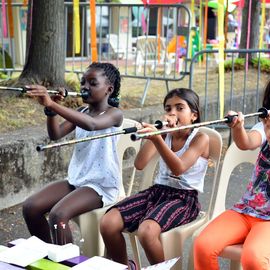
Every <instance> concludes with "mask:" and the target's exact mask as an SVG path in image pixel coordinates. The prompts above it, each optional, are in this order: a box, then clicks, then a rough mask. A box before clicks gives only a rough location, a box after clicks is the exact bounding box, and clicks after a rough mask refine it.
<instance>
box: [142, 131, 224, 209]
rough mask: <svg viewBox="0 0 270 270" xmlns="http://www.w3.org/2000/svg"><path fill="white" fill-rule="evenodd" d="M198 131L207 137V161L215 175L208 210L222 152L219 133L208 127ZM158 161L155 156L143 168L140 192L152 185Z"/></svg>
mask: <svg viewBox="0 0 270 270" xmlns="http://www.w3.org/2000/svg"><path fill="white" fill-rule="evenodd" d="M199 131H200V132H203V133H206V134H207V135H208V136H209V145H210V148H209V151H210V153H209V160H211V162H213V165H214V168H215V174H214V178H213V181H214V182H213V185H212V191H211V197H210V203H209V209H210V207H211V205H212V201H213V197H214V190H215V184H216V179H217V176H218V167H219V162H220V157H221V151H222V137H221V135H220V133H219V132H217V131H216V130H214V129H211V128H208V127H200V128H199ZM158 161H159V154H156V155H155V156H154V157H153V158H152V160H151V161H150V162H149V163H148V164H147V166H146V167H145V168H144V170H143V176H142V182H141V185H140V190H143V189H146V188H148V187H149V186H151V185H152V183H153V180H154V175H155V170H156V166H157V163H158ZM208 213H209V211H208Z"/></svg>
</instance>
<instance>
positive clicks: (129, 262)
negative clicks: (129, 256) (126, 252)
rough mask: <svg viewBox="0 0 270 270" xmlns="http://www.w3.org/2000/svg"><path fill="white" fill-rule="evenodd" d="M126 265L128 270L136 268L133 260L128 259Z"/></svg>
mask: <svg viewBox="0 0 270 270" xmlns="http://www.w3.org/2000/svg"><path fill="white" fill-rule="evenodd" d="M128 267H129V269H130V270H137V269H138V267H137V264H136V262H134V261H133V260H128Z"/></svg>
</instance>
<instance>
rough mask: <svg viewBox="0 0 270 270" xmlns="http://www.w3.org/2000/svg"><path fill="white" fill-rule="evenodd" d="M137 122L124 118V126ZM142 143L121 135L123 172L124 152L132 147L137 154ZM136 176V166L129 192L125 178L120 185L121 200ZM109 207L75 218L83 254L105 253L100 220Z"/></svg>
mask: <svg viewBox="0 0 270 270" xmlns="http://www.w3.org/2000/svg"><path fill="white" fill-rule="evenodd" d="M137 124H138V122H137V121H135V120H131V119H124V121H123V125H122V128H128V127H134V126H136V125H137ZM140 145H141V141H135V142H134V141H132V140H131V139H130V136H129V135H127V134H122V135H120V138H119V141H118V145H117V150H118V156H119V162H120V170H121V171H122V172H123V170H122V164H123V160H124V153H125V152H126V150H127V149H129V148H131V149H134V151H135V154H137V153H138V151H139V149H140ZM134 177H135V168H134V169H133V171H132V173H131V176H130V182H129V188H128V191H127V192H125V190H124V185H123V179H122V181H121V186H120V196H119V200H121V199H123V198H124V197H126V196H129V195H130V193H131V188H132V185H133V181H134ZM122 178H123V176H122ZM109 207H110V206H107V207H103V208H99V209H95V210H92V211H90V212H87V213H84V214H82V215H80V216H78V217H77V218H75V222H76V223H77V224H78V225H79V228H80V232H81V236H82V238H83V239H84V242H83V245H82V248H81V250H82V253H83V255H85V256H87V257H89V258H90V257H93V256H103V255H104V249H105V247H104V242H103V239H102V236H101V234H100V229H99V222H100V219H101V217H102V216H103V215H104V214H105V212H106V210H107V209H108V208H109Z"/></svg>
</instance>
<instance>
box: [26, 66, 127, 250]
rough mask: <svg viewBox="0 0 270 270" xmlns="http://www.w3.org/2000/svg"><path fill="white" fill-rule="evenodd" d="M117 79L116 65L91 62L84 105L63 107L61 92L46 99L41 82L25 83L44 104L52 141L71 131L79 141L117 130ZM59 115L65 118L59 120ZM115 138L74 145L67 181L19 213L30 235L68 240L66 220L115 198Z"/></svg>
mask: <svg viewBox="0 0 270 270" xmlns="http://www.w3.org/2000/svg"><path fill="white" fill-rule="evenodd" d="M120 82H121V77H120V73H119V71H118V69H117V68H116V67H115V66H113V65H112V64H110V63H92V64H91V65H90V66H89V67H88V68H87V70H86V72H85V73H84V74H83V76H82V79H81V91H84V92H86V93H87V94H88V96H87V97H85V98H83V101H84V102H85V103H86V104H88V106H85V107H81V108H79V109H78V110H73V109H71V108H67V107H64V106H62V105H60V104H59V103H58V102H59V99H61V98H60V97H59V95H57V96H53V97H50V96H49V95H48V92H47V89H46V88H45V87H43V86H40V85H29V86H27V88H28V89H29V91H28V92H27V94H28V96H30V97H33V98H36V99H37V100H38V102H39V103H40V104H41V105H43V106H44V112H45V114H46V116H47V128H48V133H49V137H50V139H51V140H58V139H60V138H62V137H64V136H66V135H67V134H69V133H70V132H72V131H73V130H75V133H76V138H77V139H80V138H85V137H90V136H94V135H97V134H102V133H110V132H116V131H118V130H119V128H120V126H121V124H122V121H123V114H122V111H121V110H119V109H118V108H117V107H118V105H119V101H118V97H119V91H120ZM57 115H60V116H61V117H62V118H64V119H65V121H64V122H62V123H61V124H59V119H58V117H57ZM117 140H118V136H111V137H106V138H103V139H101V140H93V141H87V142H81V143H78V144H76V145H75V147H74V151H73V155H72V158H71V161H70V164H69V168H68V177H67V179H66V180H63V181H57V182H52V183H50V184H49V185H47V186H45V187H44V188H43V189H41V190H40V191H38V192H37V193H35V194H33V195H31V196H30V197H29V198H28V199H26V201H25V202H24V203H23V216H24V219H25V221H26V224H27V227H28V229H29V232H30V233H31V235H35V236H37V237H39V238H40V239H42V240H44V241H46V242H48V243H56V244H60V245H62V244H65V243H70V242H72V234H71V231H70V228H69V226H68V222H69V220H70V219H72V218H73V217H76V216H78V215H81V214H83V213H85V212H88V211H91V210H93V209H96V208H100V207H103V206H106V205H108V204H112V203H115V202H116V201H117V198H118V194H119V187H120V175H121V172H120V167H119V161H118V156H117V149H116V147H117ZM47 214H48V220H47V218H46V216H47ZM51 235H52V237H51Z"/></svg>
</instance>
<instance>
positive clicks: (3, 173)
mask: <svg viewBox="0 0 270 270" xmlns="http://www.w3.org/2000/svg"><path fill="white" fill-rule="evenodd" d="M93 2H94V1H91V3H93ZM154 2H155V3H153V4H149V3H148V4H147V3H146V5H145V3H143V2H142V1H137V0H136V1H135V0H134V1H117V2H116V3H111V2H106V3H101V1H96V3H95V10H94V13H93V4H92V7H91V5H90V4H89V2H88V1H84V2H83V1H80V3H79V6H78V3H76V1H65V2H64V1H50V0H49V1H41V0H39V1H35V0H34V1H29V3H27V1H12V3H11V1H4V3H5V5H3V2H2V5H1V15H2V16H1V18H2V20H1V30H0V56H1V58H0V67H1V68H0V71H1V78H2V79H1V82H0V85H2V86H13V87H20V86H23V85H25V84H26V83H29V82H31V83H32V82H35V83H36V82H38V83H43V84H45V85H46V86H48V87H51V88H54V89H55V88H57V87H58V86H62V85H65V86H66V87H67V88H68V89H69V90H71V91H79V79H80V76H81V74H82V73H83V72H84V70H85V68H86V67H87V66H88V65H89V63H91V62H92V61H96V60H97V61H106V62H107V61H109V62H111V63H113V64H115V65H116V66H117V67H118V68H119V70H120V72H121V75H122V78H123V80H122V87H121V108H122V109H123V110H124V114H125V116H126V117H129V118H133V119H135V120H138V121H142V120H143V121H147V122H150V123H151V122H154V121H155V120H157V119H158V118H159V116H160V115H161V114H162V105H161V104H162V100H163V97H164V95H165V94H166V92H167V91H168V89H172V88H175V87H190V88H192V89H194V90H195V91H196V92H197V93H198V94H199V95H200V98H201V103H202V110H203V120H214V119H218V118H220V116H222V115H223V114H224V113H226V111H227V110H229V109H233V110H236V111H243V112H244V113H251V112H256V111H257V109H258V108H259V107H260V104H261V93H262V89H263V87H264V85H265V83H266V82H267V80H268V79H269V70H270V64H269V49H268V33H269V14H270V12H269V4H268V3H267V2H268V1H249V0H246V1H223V4H222V5H219V3H221V1H195V0H194V1H174V3H171V4H169V3H168V4H167V3H166V1H154ZM229 2H233V3H230V5H229ZM4 6H5V7H6V9H5V12H4V8H3V7H4ZM229 8H230V9H229ZM30 11H32V12H30ZM91 12H92V13H91ZM4 14H6V16H4ZM92 14H94V16H93V15H92ZM219 14H221V15H220V16H218V15H219ZM91 15H92V16H91ZM220 17H221V18H220ZM29 18H31V19H29ZM94 18H95V20H93V19H94ZM251 18H252V20H251ZM4 19H5V21H4ZM30 22H31V23H30ZM93 25H95V27H93ZM240 33H241V35H240ZM223 38H224V41H225V40H226V42H222V41H223ZM78 40H79V41H80V42H78ZM139 41H142V42H139ZM81 102H82V101H81V100H80V99H74V98H67V99H66V101H65V104H66V105H67V106H72V107H76V106H78V105H80V104H81ZM45 121H46V118H45V116H44V115H43V112H42V108H41V107H40V106H39V105H38V104H36V103H35V102H33V101H32V100H30V99H28V98H26V97H24V96H23V95H21V94H20V93H18V92H12V91H1V92H0V122H1V125H0V132H1V136H0V141H1V150H0V152H1V156H0V160H1V162H0V179H1V182H0V194H1V197H0V200H1V204H0V205H1V208H2V211H1V216H0V218H1V220H0V221H1V228H0V230H1V237H2V238H3V239H1V243H7V242H8V241H10V240H12V238H17V237H22V236H24V237H26V236H27V231H26V230H25V225H24V224H23V220H22V218H21V216H20V204H19V203H20V202H21V201H22V200H23V199H24V198H25V197H26V196H28V195H29V193H32V192H34V191H35V190H36V189H37V188H39V187H40V186H42V185H44V184H45V183H46V182H48V181H51V180H52V179H51V176H52V175H53V176H54V179H53V180H56V179H61V178H62V177H63V176H64V175H65V173H66V168H67V164H68V160H69V158H68V156H69V154H70V151H71V148H69V149H66V150H59V151H54V152H53V153H47V154H45V155H39V156H38V155H37V153H36V152H35V145H36V144H39V143H48V139H47V134H46V126H45ZM255 121H257V119H255V118H254V119H252V120H251V121H250V122H248V123H247V125H252V124H253V123H254V122H255ZM215 128H218V129H219V130H221V128H222V129H224V128H226V127H225V126H224V125H223V126H217V127H215ZM224 134H227V135H224V142H225V143H224V145H225V146H227V145H228V136H229V135H228V133H227V132H226V131H225V133H224ZM55 161H57V162H55ZM127 163H128V164H129V165H127V167H128V166H130V163H132V162H127ZM41 164H43V165H41ZM127 169H128V168H127ZM243 171H244V172H246V170H243V169H241V168H240V172H241V173H243ZM236 175H237V173H236ZM247 175H248V173H247ZM247 175H246V176H247ZM138 181H139V179H138ZM136 183H137V185H138V182H136ZM206 186H207V185H206ZM137 188H138V187H137ZM232 190H234V191H235V190H237V192H234V194H235V195H236V197H235V198H234V197H233V198H231V200H230V201H229V204H230V203H233V202H234V201H236V200H237V198H238V197H239V196H240V194H241V193H240V190H239V189H238V188H236V187H235V188H234V189H232ZM134 191H136V185H135V187H134ZM207 194H208V193H207V192H206V194H205V196H206V197H205V200H206V201H207ZM202 200H203V199H202ZM18 204H19V205H18ZM205 204H206V202H205ZM14 205H15V206H14ZM2 232H3V233H2ZM145 263H146V262H145ZM224 269H226V268H224Z"/></svg>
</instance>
